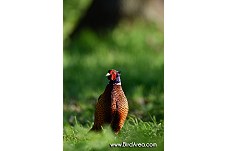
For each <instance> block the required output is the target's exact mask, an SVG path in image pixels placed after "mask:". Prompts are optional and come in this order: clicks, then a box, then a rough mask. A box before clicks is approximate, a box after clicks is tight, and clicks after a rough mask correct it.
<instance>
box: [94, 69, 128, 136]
mask: <svg viewBox="0 0 227 151" xmlns="http://www.w3.org/2000/svg"><path fill="white" fill-rule="evenodd" d="M106 76H107V77H108V79H109V83H108V84H107V86H106V89H105V91H104V92H103V93H102V94H101V95H100V96H99V98H98V102H97V104H96V108H95V121H94V125H93V127H92V129H91V130H94V131H100V130H102V126H104V125H105V124H110V126H111V128H112V130H113V131H114V132H115V133H116V134H117V133H119V131H120V130H121V128H122V127H123V125H124V122H125V120H126V117H127V115H128V101H127V98H126V96H125V94H124V91H123V89H122V87H121V79H120V72H119V71H116V70H114V69H112V70H109V71H108V73H107V74H106Z"/></svg>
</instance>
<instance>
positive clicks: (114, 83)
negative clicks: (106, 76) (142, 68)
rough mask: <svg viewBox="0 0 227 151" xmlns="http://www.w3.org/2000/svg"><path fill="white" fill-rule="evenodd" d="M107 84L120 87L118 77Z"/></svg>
mask: <svg viewBox="0 0 227 151" xmlns="http://www.w3.org/2000/svg"><path fill="white" fill-rule="evenodd" d="M109 83H110V84H113V85H121V78H120V76H118V77H117V78H116V80H114V81H110V82H109Z"/></svg>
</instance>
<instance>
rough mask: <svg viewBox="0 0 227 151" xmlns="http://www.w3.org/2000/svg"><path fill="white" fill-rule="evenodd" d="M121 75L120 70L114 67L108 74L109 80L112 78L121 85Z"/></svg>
mask: <svg viewBox="0 0 227 151" xmlns="http://www.w3.org/2000/svg"><path fill="white" fill-rule="evenodd" d="M120 75H121V73H120V71H117V70H114V69H111V70H109V71H108V72H107V74H106V76H107V78H108V80H110V82H111V83H114V84H119V85H120V84H121V79H120Z"/></svg>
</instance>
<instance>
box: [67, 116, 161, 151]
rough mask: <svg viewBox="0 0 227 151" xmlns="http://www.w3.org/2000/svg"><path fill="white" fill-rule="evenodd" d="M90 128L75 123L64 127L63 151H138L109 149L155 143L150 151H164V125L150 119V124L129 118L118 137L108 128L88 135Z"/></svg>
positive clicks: (127, 148)
mask: <svg viewBox="0 0 227 151" xmlns="http://www.w3.org/2000/svg"><path fill="white" fill-rule="evenodd" d="M90 127H91V126H88V127H84V126H82V125H81V124H79V123H76V124H75V126H74V127H71V126H69V125H67V126H65V127H64V135H63V136H64V137H63V138H64V139H63V140H64V150H67V151H74V150H80V151H89V150H129V149H130V150H131V149H132V150H138V148H136V147H135V148H132V147H124V148H120V147H110V144H114V143H116V144H120V143H122V142H127V143H131V142H135V143H145V144H146V143H156V144H157V147H154V148H152V150H157V151H162V150H164V145H163V144H164V136H163V131H164V125H163V122H160V123H158V122H157V121H156V120H155V118H151V121H150V122H143V121H142V120H140V119H137V118H133V117H129V118H128V120H127V121H126V123H125V125H124V127H123V129H122V130H121V131H120V133H119V134H118V135H115V134H114V133H113V132H112V131H111V129H110V128H109V127H104V129H103V132H101V133H95V132H89V133H88V131H89V129H90ZM139 149H141V148H139ZM143 149H146V150H147V149H151V148H143Z"/></svg>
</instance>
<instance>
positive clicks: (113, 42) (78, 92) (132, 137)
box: [63, 0, 164, 151]
mask: <svg viewBox="0 0 227 151" xmlns="http://www.w3.org/2000/svg"><path fill="white" fill-rule="evenodd" d="M89 3H90V1H89V0H85V1H82V0H81V1H78V0H72V1H70V0H66V1H64V52H63V54H64V65H63V67H64V69H63V74H64V75H63V89H64V92H63V97H64V98H63V100H64V109H63V113H64V114H63V116H64V118H63V120H64V121H63V122H64V123H63V124H64V151H71V150H120V149H121V148H110V147H109V144H110V143H121V142H123V141H124V142H128V143H130V142H132V141H134V142H136V143H143V142H144V143H147V142H149V143H150V142H151V143H157V144H158V147H157V148H152V150H153V149H154V150H163V137H164V136H163V132H164V128H163V127H164V125H163V123H164V34H163V28H162V27H158V26H157V24H156V23H152V22H151V23H147V22H144V21H143V20H139V19H138V20H135V22H127V21H123V22H121V23H120V24H119V25H118V26H117V27H116V28H115V29H114V30H113V31H111V32H108V33H106V34H104V35H99V34H96V33H94V32H92V31H90V30H88V29H87V30H84V31H83V32H81V33H80V35H77V37H78V38H77V39H75V40H73V41H69V40H68V39H67V37H68V35H69V33H70V32H71V31H72V28H73V27H74V26H75V25H76V24H77V21H78V19H79V16H81V15H82V14H83V12H84V11H85V10H86V7H87V6H88V5H89ZM109 69H117V70H120V71H121V80H122V87H123V90H124V92H125V94H126V97H127V99H128V102H129V116H128V118H127V120H126V123H125V125H124V127H123V129H122V131H121V132H120V133H119V135H118V136H115V135H114V134H113V133H112V131H111V130H110V129H109V128H108V127H105V128H104V131H103V133H101V134H96V133H87V132H88V131H89V129H90V127H91V126H92V123H93V121H94V112H95V103H96V102H97V99H98V97H99V95H100V94H101V93H102V92H103V91H104V89H105V86H106V84H107V83H108V80H107V78H106V77H105V74H106V72H107V71H108V70H109ZM75 117H76V120H74V119H75ZM132 117H133V118H132ZM151 117H153V118H151ZM69 123H71V124H74V125H75V126H73V127H72V126H70V124H69ZM128 149H129V148H124V150H128ZM130 149H131V148H130ZM136 149H138V148H135V150H136Z"/></svg>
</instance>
